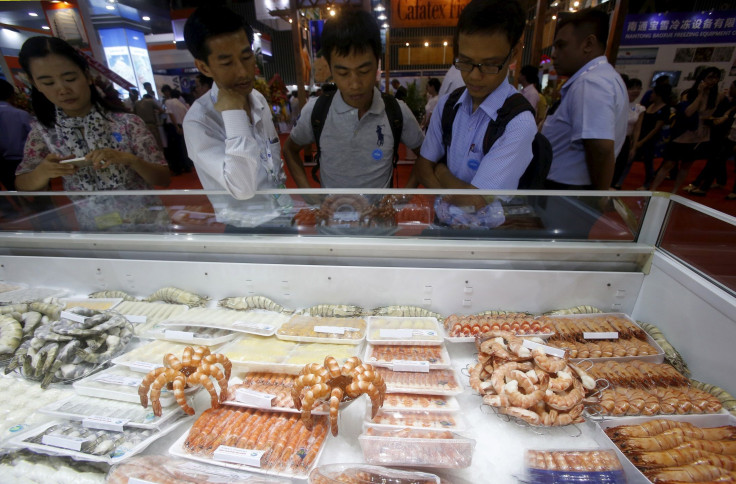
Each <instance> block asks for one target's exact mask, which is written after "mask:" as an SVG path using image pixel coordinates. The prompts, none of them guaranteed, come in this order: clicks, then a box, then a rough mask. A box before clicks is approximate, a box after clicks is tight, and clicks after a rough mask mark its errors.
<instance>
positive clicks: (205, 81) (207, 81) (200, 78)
mask: <svg viewBox="0 0 736 484" xmlns="http://www.w3.org/2000/svg"><path fill="white" fill-rule="evenodd" d="M197 80H198V81H199V83H200V84H201V85H207V86H209V87H210V88H211V87H212V78H211V77H209V76H205V75H204V74H202V73H201V72H200V73H199V74H197Z"/></svg>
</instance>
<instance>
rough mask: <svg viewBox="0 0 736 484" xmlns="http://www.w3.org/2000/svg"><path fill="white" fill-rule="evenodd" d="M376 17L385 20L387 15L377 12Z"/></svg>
mask: <svg viewBox="0 0 736 484" xmlns="http://www.w3.org/2000/svg"><path fill="white" fill-rule="evenodd" d="M376 18H377V19H378V20H386V19H387V18H388V17H386V15H384V14H382V13H381V14H378V17H376Z"/></svg>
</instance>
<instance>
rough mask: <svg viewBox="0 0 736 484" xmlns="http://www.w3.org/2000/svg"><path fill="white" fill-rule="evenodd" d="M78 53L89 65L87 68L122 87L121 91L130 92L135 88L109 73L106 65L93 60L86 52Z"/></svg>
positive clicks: (114, 74)
mask: <svg viewBox="0 0 736 484" xmlns="http://www.w3.org/2000/svg"><path fill="white" fill-rule="evenodd" d="M79 53H80V54H82V55H83V56H84V58H85V59H87V62H88V63H89V66H90V67H91V68H92V69H94V70H96V71H97V72H99V73H100V74H102V75H103V76H105V77H107V78H108V79H110V80H111V81H112V82H114V83H115V84H117V85H118V86H120V87H122V88H123V89H126V90H128V91H130V90H131V89H133V88H135V87H136V86H134V85H133V84H131V83H129V82H128V81H126V80H125V79H124V78H122V77H121V76H119V75H117V74H116V73H114V72H113V71H111V70H110V69H109V68H108V67H107V66H106V65H104V64H102V63H101V62H98V61H97V59H95V58H94V57H92V56H90V55H89V54H87V53H86V52H83V51H81V50H80V51H79Z"/></svg>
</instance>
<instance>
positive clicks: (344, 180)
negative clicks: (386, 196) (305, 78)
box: [283, 10, 424, 188]
mask: <svg viewBox="0 0 736 484" xmlns="http://www.w3.org/2000/svg"><path fill="white" fill-rule="evenodd" d="M322 50H323V51H324V54H325V58H326V59H327V63H328V64H329V66H330V69H331V71H332V78H333V81H334V82H335V84H336V85H337V89H338V90H337V92H336V93H335V95H334V98H333V99H332V103H331V104H330V109H329V111H328V113H327V119H326V120H325V124H324V128H323V129H322V134H321V135H320V179H321V182H322V187H323V188H387V187H390V186H391V178H392V173H393V146H394V140H393V136H392V134H391V126H390V125H389V120H388V117H387V116H386V109H385V106H384V102H383V98H382V97H381V92H380V91H379V90H378V89H377V88H376V87H375V83H376V73H377V71H378V58H379V56H380V54H381V34H380V30H379V28H378V24H376V21H375V20H374V19H373V17H372V16H371V15H370V14H369V13H368V12H365V11H362V10H355V11H343V12H341V13H340V15H339V16H337V17H335V18H331V19H329V20H328V21H327V22H326V24H325V27H324V31H323V32H322ZM315 102H316V98H315V99H313V100H310V102H309V103H307V104H306V105H305V106H304V108H302V112H301V117H300V118H299V121H298V122H297V124H296V126H295V127H294V129H293V130H292V131H291V134H290V135H289V139H287V140H286V143H285V144H284V151H283V152H284V158H285V159H286V166H287V167H288V169H289V171H290V172H291V175H292V177H293V178H294V181H295V182H296V185H297V186H298V187H299V188H310V184H309V179H308V177H307V173H306V171H305V170H304V164H303V163H302V160H301V158H300V156H299V152H300V151H301V150H302V149H304V148H306V147H308V146H310V145H311V144H312V143H314V142H315V137H314V133H313V131H312V122H311V118H312V110H313V109H314V104H315ZM398 103H399V106H400V108H401V114H402V117H403V129H402V132H401V142H402V143H404V145H406V147H407V148H409V149H411V150H413V151H414V152H415V153H417V154H419V148H420V147H421V146H422V142H423V141H424V134H423V133H422V130H421V128H420V127H419V123H418V122H417V120H416V118H414V115H413V114H412V112H411V110H410V109H409V108H408V106H407V105H406V104H405V103H404V102H403V101H398Z"/></svg>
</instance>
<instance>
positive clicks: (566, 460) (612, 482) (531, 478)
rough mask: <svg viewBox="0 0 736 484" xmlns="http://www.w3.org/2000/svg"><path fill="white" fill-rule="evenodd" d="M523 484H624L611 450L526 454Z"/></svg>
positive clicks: (623, 478) (542, 451)
mask: <svg viewBox="0 0 736 484" xmlns="http://www.w3.org/2000/svg"><path fill="white" fill-rule="evenodd" d="M525 460H526V469H525V473H524V478H523V482H525V483H527V484H557V483H560V484H562V483H570V484H574V483H586V484H624V483H625V482H626V478H625V476H624V471H623V467H622V466H621V462H619V460H618V457H617V456H616V453H615V452H614V451H612V450H528V451H527V452H526V459H525Z"/></svg>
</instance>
